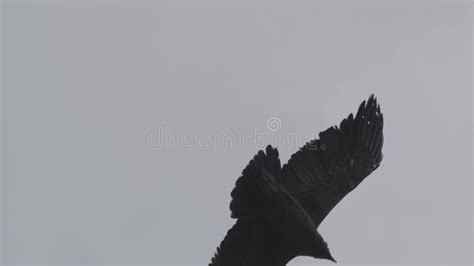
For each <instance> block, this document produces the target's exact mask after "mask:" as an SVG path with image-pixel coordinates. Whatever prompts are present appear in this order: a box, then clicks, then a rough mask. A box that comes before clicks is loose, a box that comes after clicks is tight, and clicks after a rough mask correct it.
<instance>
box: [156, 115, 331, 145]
mask: <svg viewBox="0 0 474 266" xmlns="http://www.w3.org/2000/svg"><path fill="white" fill-rule="evenodd" d="M281 127H282V122H281V120H280V119H279V118H278V117H271V118H269V119H268V120H267V121H266V129H265V130H259V129H255V130H253V131H251V132H246V133H242V134H235V133H224V132H218V133H214V134H209V133H199V134H195V133H194V134H191V133H189V132H174V131H170V130H169V128H167V127H165V126H160V127H159V128H158V130H157V131H155V132H153V133H151V134H150V135H149V136H148V139H147V144H148V147H149V148H150V149H152V150H183V151H191V150H197V151H209V150H226V151H232V150H244V149H247V148H250V147H252V148H256V149H263V148H265V147H266V146H267V145H268V144H271V145H273V146H275V147H278V148H279V149H291V150H295V149H298V148H300V147H302V146H303V145H305V144H308V148H309V149H314V150H316V149H321V150H325V149H326V146H325V145H324V144H322V145H320V146H319V147H318V146H317V145H316V144H313V143H311V142H310V141H311V140H314V139H315V138H316V137H317V135H315V134H297V133H290V132H283V131H282V130H281Z"/></svg>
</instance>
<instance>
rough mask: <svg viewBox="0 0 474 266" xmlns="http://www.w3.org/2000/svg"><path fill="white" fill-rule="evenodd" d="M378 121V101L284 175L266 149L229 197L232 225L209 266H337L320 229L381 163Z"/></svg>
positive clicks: (323, 138) (306, 151)
mask: <svg viewBox="0 0 474 266" xmlns="http://www.w3.org/2000/svg"><path fill="white" fill-rule="evenodd" d="M382 129H383V115H382V113H381V112H380V106H379V105H378V104H377V100H376V98H375V97H374V96H373V95H371V96H370V98H369V100H368V101H367V102H366V101H364V102H362V104H361V105H360V107H359V110H358V111H357V114H356V116H355V117H353V115H352V114H350V115H349V117H347V118H346V119H344V120H342V122H341V124H340V126H339V128H338V127H337V126H334V127H331V128H329V129H327V130H326V131H324V132H321V133H320V134H319V139H316V140H313V141H311V142H308V143H307V144H306V145H305V146H303V147H302V148H301V149H300V150H299V151H298V152H296V153H295V154H293V155H292V156H291V159H290V160H289V161H288V163H287V164H286V165H284V166H283V167H281V164H280V159H279V157H278V151H277V150H276V149H275V148H272V147H271V146H270V145H269V146H267V148H266V150H265V152H263V151H259V152H258V153H257V155H255V157H254V158H253V159H252V160H251V161H250V163H249V164H248V165H247V167H246V168H245V169H244V170H243V172H242V176H240V177H239V178H238V179H237V182H236V185H235V188H234V189H233V190H232V193H231V196H232V201H231V203H230V210H231V216H232V218H236V219H237V222H236V223H235V225H234V226H233V227H232V228H231V229H230V230H229V231H228V232H227V235H226V236H225V238H224V240H223V241H222V243H221V244H220V246H219V247H218V248H217V253H216V254H215V256H214V257H213V258H212V261H211V263H210V265H216V266H217V265H226V266H229V265H275V266H276V265H285V264H286V263H287V262H289V261H290V260H291V259H293V258H294V257H296V256H312V257H315V258H321V259H328V260H332V261H335V260H334V259H333V258H332V256H331V253H330V252H329V249H328V246H327V244H326V242H325V241H324V239H323V238H322V236H321V235H320V234H319V233H318V231H317V228H318V226H319V225H320V224H321V222H322V221H323V220H324V218H325V217H326V216H327V215H328V213H329V212H330V211H331V210H332V208H334V206H336V204H337V203H338V202H339V201H340V200H341V199H342V198H343V197H344V196H345V195H347V194H348V193H349V192H351V191H352V190H353V189H354V188H355V187H356V186H357V185H358V184H360V182H362V180H364V178H365V177H367V176H368V175H369V174H370V173H371V172H372V171H374V170H375V169H377V167H378V166H379V164H380V162H381V161H382V145H383V133H382Z"/></svg>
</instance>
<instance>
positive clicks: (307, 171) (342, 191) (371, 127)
mask: <svg viewBox="0 0 474 266" xmlns="http://www.w3.org/2000/svg"><path fill="white" fill-rule="evenodd" d="M382 129H383V116H382V113H381V112H380V106H379V105H378V104H377V100H376V98H375V97H374V95H371V96H370V98H369V99H368V101H367V102H366V101H364V102H362V104H361V105H360V107H359V110H358V111H357V114H356V116H355V117H353V115H352V114H350V115H349V117H347V118H346V119H344V120H343V121H342V122H341V124H340V126H339V127H337V126H335V127H331V128H329V129H327V130H326V131H324V132H321V133H320V134H319V139H316V140H313V141H311V142H309V143H307V144H306V145H305V146H304V147H302V148H301V149H300V150H299V151H298V152H296V153H295V154H293V155H292V156H291V159H290V160H289V161H288V163H287V164H286V165H284V166H283V168H282V178H281V180H282V184H283V186H285V187H286V188H287V189H288V190H289V192H290V193H291V194H292V195H293V196H294V197H295V198H296V199H297V200H298V202H299V203H300V204H301V206H302V207H303V208H304V209H305V210H306V212H307V213H308V214H309V216H310V217H311V219H312V220H313V222H314V224H315V225H316V226H319V224H320V223H321V222H322V220H323V219H324V218H325V217H326V216H327V214H328V213H329V212H330V211H331V209H332V208H333V207H334V206H335V205H336V204H337V203H338V202H339V201H340V200H341V199H342V198H343V197H344V196H345V195H347V193H349V192H350V191H352V190H353V189H354V188H355V187H356V186H357V185H358V184H359V183H360V182H362V180H364V178H365V177H367V176H368V175H369V174H370V173H371V172H372V171H374V170H375V169H376V168H377V167H378V166H379V164H380V162H381V160H382V145H383V133H382Z"/></svg>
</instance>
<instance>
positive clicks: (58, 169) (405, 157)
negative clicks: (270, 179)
mask: <svg viewBox="0 0 474 266" xmlns="http://www.w3.org/2000/svg"><path fill="white" fill-rule="evenodd" d="M471 14H472V10H471V7H470V5H469V4H446V3H445V4H429V3H421V2H419V3H417V4H414V3H410V2H409V1H405V2H404V3H400V4H393V3H392V4H387V3H385V4H373V3H358V4H355V3H354V4H348V3H341V2H340V3H338V4H325V3H313V4H291V3H287V4H264V3H260V4H256V3H246V4H210V3H201V4H189V3H180V4H166V3H163V2H162V3H158V2H156V3H153V2H150V1H147V2H142V3H133V4H132V3H131V2H128V1H122V3H121V4H120V3H119V2H114V1H107V2H106V1H103V2H101V1H88V3H87V4H78V2H75V3H69V4H59V3H58V2H56V1H54V2H53V1H51V2H48V3H46V2H44V3H38V4H32V3H28V2H24V3H22V4H18V3H12V2H11V1H7V3H4V4H2V60H1V62H2V76H3V77H2V191H1V197H2V227H1V229H2V253H3V256H2V260H3V262H4V263H44V264H51V263H60V264H72V263H76V264H86V263H90V264H102V263H109V264H118V263H122V264H124V263H125V264H138V263H143V264H158V265H159V264H163V265H169V264H175V263H176V264H193V265H203V264H206V263H208V262H209V260H210V258H211V256H212V255H213V253H214V252H215V250H216V247H217V246H218V244H219V243H220V241H221V240H222V238H223V237H224V235H225V234H226V231H227V230H228V229H229V228H230V227H231V226H232V224H233V223H234V220H232V219H231V218H230V212H229V209H228V204H229V201H230V191H231V190H232V188H233V185H234V182H235V180H236V178H237V177H238V176H239V174H240V172H241V170H242V169H243V168H244V167H245V165H246V164H247V162H248V161H249V160H250V159H251V157H252V156H253V155H254V154H256V152H257V150H258V149H259V148H261V147H260V145H258V143H256V141H255V140H256V139H257V138H260V137H258V136H257V135H259V134H260V135H263V144H266V143H272V144H275V145H276V146H277V147H281V149H280V154H281V157H282V161H284V162H286V160H287V159H288V158H289V156H290V155H291V154H292V153H293V152H295V151H296V150H297V147H296V146H297V145H286V144H285V143H284V142H283V141H281V136H285V135H288V134H290V135H291V134H293V135H296V136H298V138H299V140H300V141H303V142H304V138H305V137H307V136H311V135H315V134H317V133H318V132H319V131H322V130H325V129H326V128H328V127H329V126H332V125H335V124H337V123H339V122H340V121H341V120H342V119H343V118H344V117H346V116H347V115H348V114H349V113H350V112H355V111H356V110H357V107H358V105H359V103H360V102H361V101H362V100H364V99H366V98H367V97H368V96H369V94H370V93H375V94H376V96H377V97H378V99H379V102H380V104H381V107H382V111H383V113H384V117H385V129H384V131H385V145H384V154H385V157H384V161H383V162H382V164H381V166H380V168H379V169H378V170H377V171H376V172H374V173H373V174H372V175H370V176H369V177H368V178H367V179H366V180H365V181H364V182H363V183H362V184H361V185H360V186H359V187H358V188H357V189H356V190H355V191H353V192H352V193H351V194H350V195H348V196H347V197H346V198H345V199H344V200H343V201H342V202H340V204H339V205H338V206H337V207H336V208H335V209H334V210H333V211H332V212H331V214H330V215H329V216H328V217H327V218H326V220H325V221H324V222H323V224H322V225H321V227H320V232H321V234H322V235H323V236H324V237H325V239H326V241H327V242H328V243H329V247H330V249H331V252H332V254H333V255H334V257H335V258H336V259H337V260H338V261H339V262H341V263H377V264H381V263H386V264H398V263H446V264H453V263H464V264H470V263H471V262H472V257H471V252H472V227H471V225H472V168H471V164H472V156H471V148H472V142H471V137H472V125H473V124H472V110H471V107H472V83H471V74H472V67H471V63H472V50H471V49H472V40H471V36H472V21H471ZM267 122H268V123H267ZM182 136H185V137H182ZM199 136H202V137H199ZM222 136H226V137H225V138H230V139H233V141H234V143H236V144H239V143H240V144H241V145H236V146H235V147H232V146H230V147H229V146H228V145H227V146H226V145H224V144H219V143H218V142H215V140H216V139H217V138H220V137H222ZM229 136H230V137H229ZM160 137H166V138H165V139H168V140H169V141H168V142H166V143H163V142H160V141H161V140H160ZM244 138H246V139H248V141H247V142H246V143H243V142H242V141H240V140H241V139H244ZM227 141H229V140H227ZM203 143H204V144H206V143H208V144H212V143H217V145H209V146H206V145H204V146H203V145H202V144H203ZM242 143H243V144H242ZM203 147H204V148H203ZM315 262H316V263H321V261H316V260H314V259H311V258H297V259H295V260H293V261H292V262H291V263H290V265H296V264H298V263H315Z"/></svg>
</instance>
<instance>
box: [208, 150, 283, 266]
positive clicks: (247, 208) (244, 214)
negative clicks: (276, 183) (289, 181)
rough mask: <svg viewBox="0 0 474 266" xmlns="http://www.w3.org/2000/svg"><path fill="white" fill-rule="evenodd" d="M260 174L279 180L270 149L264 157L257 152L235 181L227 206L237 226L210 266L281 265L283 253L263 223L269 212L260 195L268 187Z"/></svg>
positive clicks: (275, 236)
mask: <svg viewBox="0 0 474 266" xmlns="http://www.w3.org/2000/svg"><path fill="white" fill-rule="evenodd" d="M262 173H268V174H270V175H272V176H273V177H275V178H279V177H280V174H281V164H280V159H279V158H278V151H277V150H276V149H273V148H272V147H271V146H268V147H267V148H266V153H265V152H263V151H259V152H258V153H257V155H255V157H254V158H253V159H252V160H251V161H250V162H249V164H248V165H247V167H246V168H245V169H244V170H243V172H242V175H241V176H240V177H239V178H238V179H237V181H236V184H235V188H234V189H233V190H232V192H231V196H232V201H231V203H230V210H231V217H232V218H237V222H236V223H235V225H234V226H233V227H232V228H231V229H230V230H229V231H228V232H227V235H226V236H225V238H224V240H222V242H221V244H220V246H219V247H218V248H217V252H216V254H215V255H214V257H213V258H212V261H211V263H210V265H212V266H214V265H215V266H217V265H225V266H232V265H249V266H253V265H255V266H257V265H275V266H277V265H284V258H282V257H281V254H282V253H284V252H285V250H284V247H283V246H281V245H279V243H280V241H277V240H280V239H278V238H279V237H280V236H279V234H277V233H275V230H274V228H273V225H272V223H271V222H270V220H269V219H267V216H268V215H269V214H270V213H269V212H271V208H270V207H269V206H268V204H269V202H268V201H267V200H266V199H265V195H264V193H263V192H262V189H265V188H264V187H265V186H267V185H270V186H271V185H272V184H267V183H265V182H262V180H260V179H261V175H262Z"/></svg>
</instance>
